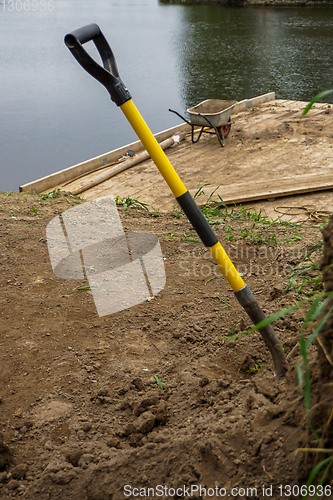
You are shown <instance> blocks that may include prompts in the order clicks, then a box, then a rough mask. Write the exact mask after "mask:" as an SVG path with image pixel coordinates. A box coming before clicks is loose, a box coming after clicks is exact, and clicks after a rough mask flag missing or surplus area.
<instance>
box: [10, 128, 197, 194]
mask: <svg viewBox="0 0 333 500" xmlns="http://www.w3.org/2000/svg"><path fill="white" fill-rule="evenodd" d="M189 130H191V127H190V126H189V125H187V123H183V124H181V125H176V126H175V127H171V128H169V129H166V130H163V131H162V132H159V133H157V134H155V137H156V139H157V140H158V141H159V142H161V141H164V140H165V139H167V138H168V137H171V136H173V135H175V134H178V133H182V132H188V131H189ZM129 149H131V150H132V151H134V153H138V152H139V151H142V150H143V146H142V144H141V141H136V142H132V143H131V144H127V145H126V146H123V147H121V148H118V149H115V150H113V151H109V152H108V153H104V154H102V155H99V156H96V157H95V158H91V159H90V160H87V161H84V162H81V163H78V164H77V165H73V166H72V167H68V168H65V169H64V170H60V171H59V172H55V173H54V174H51V175H47V176H45V177H42V178H40V179H37V180H35V181H32V182H28V183H27V184H23V185H22V186H20V187H19V190H20V192H23V191H24V192H26V193H42V192H43V191H46V190H52V189H53V188H54V187H56V186H59V185H60V184H64V183H65V182H67V181H69V180H71V179H74V178H75V177H78V176H79V175H81V174H84V173H86V172H89V171H90V170H93V169H95V168H98V167H102V166H103V165H104V164H105V165H106V164H108V163H112V162H114V161H116V160H118V159H119V158H121V157H122V156H124V155H125V154H126V152H127V151H128V150H129Z"/></svg>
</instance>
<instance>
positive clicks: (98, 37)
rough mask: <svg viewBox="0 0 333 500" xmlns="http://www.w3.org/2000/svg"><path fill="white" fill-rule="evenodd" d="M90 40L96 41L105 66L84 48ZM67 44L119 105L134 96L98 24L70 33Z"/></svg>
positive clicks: (66, 37) (67, 36)
mask: <svg viewBox="0 0 333 500" xmlns="http://www.w3.org/2000/svg"><path fill="white" fill-rule="evenodd" d="M90 41H93V42H94V44H95V46H96V48H97V50H98V52H99V55H100V56H101V59H102V61H103V66H104V67H102V66H100V65H99V64H98V63H97V62H96V61H95V60H94V59H93V58H92V57H91V56H90V55H89V54H88V53H87V52H86V50H85V49H84V48H83V46H82V45H83V44H84V43H87V42H90ZM65 44H66V45H67V47H68V48H69V50H70V51H71V53H72V54H73V56H74V57H75V59H76V60H77V62H78V63H79V64H80V65H81V66H82V67H83V69H85V70H86V71H87V72H88V73H89V74H90V75H91V76H93V77H94V78H96V80H98V81H99V82H100V83H101V84H102V85H104V87H105V88H106V89H107V91H108V92H109V94H110V96H111V99H112V100H113V101H114V102H115V103H116V104H117V106H121V105H122V104H124V103H125V102H126V101H128V100H129V99H131V98H132V96H131V94H130V93H129V91H128V90H127V88H126V87H125V85H124V83H123V82H122V80H121V78H120V76H119V73H118V68H117V63H116V60H115V57H114V55H113V52H112V50H111V47H110V46H109V44H108V42H107V40H106V38H105V37H104V35H103V33H102V31H101V30H100V27H99V26H98V25H97V24H88V25H86V26H83V27H82V28H79V29H77V30H75V31H72V32H71V33H68V34H67V35H66V36H65Z"/></svg>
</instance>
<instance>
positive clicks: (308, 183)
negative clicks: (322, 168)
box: [192, 169, 333, 205]
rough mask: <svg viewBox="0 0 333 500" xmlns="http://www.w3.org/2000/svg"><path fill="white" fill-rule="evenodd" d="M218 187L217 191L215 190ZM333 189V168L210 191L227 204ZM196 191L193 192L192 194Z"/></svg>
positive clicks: (199, 201)
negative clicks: (323, 172)
mask: <svg viewBox="0 0 333 500" xmlns="http://www.w3.org/2000/svg"><path fill="white" fill-rule="evenodd" d="M215 189H216V191H215ZM327 189H333V169H332V172H331V173H325V174H320V173H312V174H305V175H293V176H289V177H282V178H280V179H270V180H266V181H252V182H244V183H239V184H231V185H228V186H219V187H217V186H215V187H214V186H210V192H213V191H215V192H214V199H216V198H217V197H218V195H219V196H221V198H222V200H223V201H224V203H225V204H226V205H232V204H233V203H246V202H249V201H257V200H265V199H267V200H269V199H272V198H279V197H282V196H291V195H295V194H301V193H310V192H314V191H324V190H327ZM193 194H194V193H193V192H192V195H193ZM207 198H208V197H206V200H205V201H204V198H203V197H200V199H199V200H198V203H199V204H200V205H203V204H204V203H205V202H206V201H207Z"/></svg>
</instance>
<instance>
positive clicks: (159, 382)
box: [154, 375, 164, 391]
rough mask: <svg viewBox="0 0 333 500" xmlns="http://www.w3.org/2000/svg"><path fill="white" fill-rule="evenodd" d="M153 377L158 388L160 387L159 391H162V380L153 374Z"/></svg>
mask: <svg viewBox="0 0 333 500" xmlns="http://www.w3.org/2000/svg"><path fill="white" fill-rule="evenodd" d="M154 379H155V380H156V383H157V385H158V388H159V389H161V391H163V385H164V384H163V382H162V381H161V380H160V379H159V378H158V376H157V375H154Z"/></svg>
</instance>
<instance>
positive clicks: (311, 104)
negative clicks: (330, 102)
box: [302, 90, 333, 116]
mask: <svg viewBox="0 0 333 500" xmlns="http://www.w3.org/2000/svg"><path fill="white" fill-rule="evenodd" d="M332 93H333V90H324V91H323V92H320V93H319V94H317V95H316V96H314V97H313V98H312V99H311V101H310V102H309V104H308V105H307V106H306V108H305V109H304V110H303V113H302V116H305V115H306V114H307V113H308V112H309V111H310V109H311V108H312V106H313V105H314V104H315V103H316V102H317V101H319V99H323V97H326V96H327V95H328V94H332Z"/></svg>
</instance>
